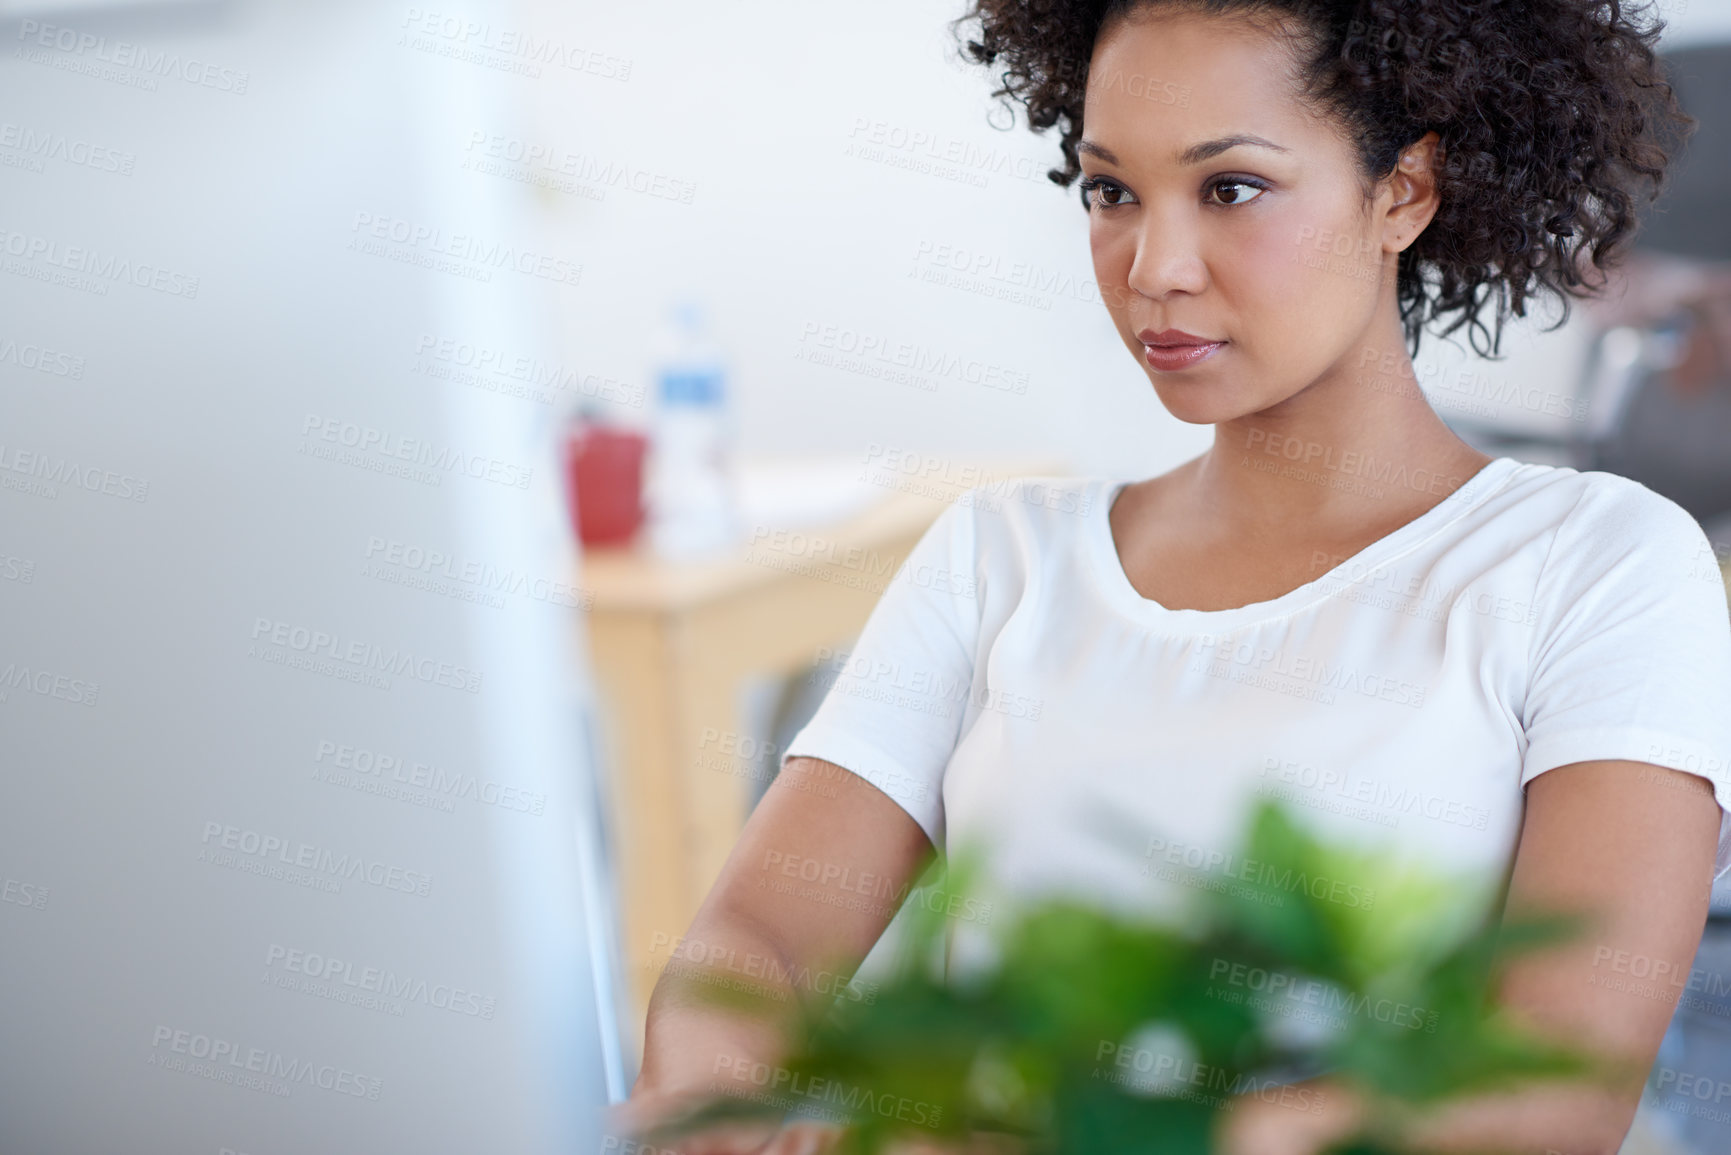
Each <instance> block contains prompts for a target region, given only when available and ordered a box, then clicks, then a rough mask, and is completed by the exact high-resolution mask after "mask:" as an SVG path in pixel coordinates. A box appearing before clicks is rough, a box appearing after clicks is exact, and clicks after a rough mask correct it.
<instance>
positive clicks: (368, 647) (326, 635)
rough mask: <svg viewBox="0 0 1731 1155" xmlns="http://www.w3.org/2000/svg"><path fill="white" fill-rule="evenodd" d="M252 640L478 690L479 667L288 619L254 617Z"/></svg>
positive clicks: (364, 669)
mask: <svg viewBox="0 0 1731 1155" xmlns="http://www.w3.org/2000/svg"><path fill="white" fill-rule="evenodd" d="M252 640H253V641H254V642H263V643H266V644H268V645H273V646H279V647H283V648H285V649H287V650H289V651H291V652H293V653H295V654H299V655H304V656H306V657H309V658H324V659H327V660H329V661H332V662H340V663H342V664H343V666H344V667H346V668H348V669H349V670H351V671H353V672H354V673H357V674H373V673H375V672H376V673H378V674H396V675H406V676H408V677H411V678H414V679H415V680H416V681H419V682H426V683H428V684H430V685H434V686H447V687H449V688H451V689H453V690H465V691H467V692H468V693H471V694H478V693H480V692H481V671H479V670H471V669H469V668H467V667H466V666H458V665H454V664H452V663H450V662H441V661H437V660H435V659H433V658H428V657H424V656H421V655H417V654H415V653H414V652H412V651H410V650H404V649H400V648H398V647H395V646H393V647H391V648H390V649H386V648H385V647H383V646H377V645H374V644H373V643H371V642H366V641H362V640H361V639H359V638H344V637H341V636H339V635H337V634H334V633H330V632H328V631H326V630H317V629H313V628H311V627H308V626H298V625H295V624H294V623H292V622H283V621H276V620H274V619H271V618H258V619H257V620H255V621H254V622H253V626H252ZM269 653H270V652H269V651H261V650H259V649H258V647H257V646H256V645H255V646H252V647H249V648H248V650H247V656H248V657H263V658H265V659H266V660H271V659H270V657H269ZM387 688H388V687H387Z"/></svg>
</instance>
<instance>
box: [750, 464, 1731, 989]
mask: <svg viewBox="0 0 1731 1155" xmlns="http://www.w3.org/2000/svg"><path fill="white" fill-rule="evenodd" d="M1125 484H1127V483H1126V482H1123V481H1114V480H1110V479H1107V478H1103V477H1085V478H1065V477H1050V478H1030V479H1023V480H1022V482H1021V483H1020V484H1018V485H1016V486H1015V487H1014V488H1013V491H1011V492H1009V493H1008V494H1007V495H1004V494H1000V495H996V496H994V494H993V493H992V492H991V491H990V490H988V489H987V488H986V487H981V488H978V489H975V490H972V491H970V492H969V493H968V494H966V495H965V496H964V497H963V498H961V499H960V500H958V501H957V502H956V503H955V504H954V505H953V506H951V507H949V508H947V509H946V510H944V512H943V513H942V514H941V515H940V516H939V517H938V518H937V520H936V521H935V522H934V524H933V525H932V526H931V527H930V529H929V530H928V531H927V532H926V534H925V535H924V536H923V537H922V538H921V540H920V541H919V543H918V544H917V546H916V547H915V548H914V550H913V552H912V553H911V555H910V556H909V557H908V559H907V560H906V562H905V563H904V564H903V565H902V567H901V568H900V569H899V570H898V571H897V573H896V575H895V578H894V580H893V581H892V582H890V583H889V584H888V586H887V587H886V589H885V592H884V593H883V594H882V596H881V598H880V600H879V602H878V604H877V606H876V607H875V609H874V610H873V612H872V614H871V616H870V618H869V619H868V621H867V623H866V625H865V627H864V629H863V631H862V633H861V635H860V637H859V639H858V642H857V644H856V645H855V646H854V648H853V649H852V650H851V651H848V652H838V653H836V654H834V655H833V657H832V659H831V664H832V665H833V666H834V668H835V670H836V671H837V678H836V682H835V684H834V686H833V688H832V689H831V690H830V691H829V693H828V695H827V696H826V697H825V699H824V701H823V702H822V704H821V706H820V707H819V709H818V711H817V713H816V715H815V716H814V717H813V718H812V719H811V721H810V722H809V723H808V724H807V725H806V726H805V727H804V728H803V729H801V730H800V732H799V733H798V734H797V735H796V736H795V737H794V738H793V740H792V741H791V742H790V743H789V745H788V747H787V749H786V751H785V752H784V753H783V760H784V762H785V759H786V758H790V757H794V756H796V755H809V756H811V757H815V758H821V759H824V760H826V761H829V762H833V763H835V764H837V765H839V766H841V767H844V768H845V769H847V770H850V771H852V772H854V773H855V774H858V775H859V776H861V777H862V778H864V779H865V780H867V781H868V782H871V783H873V784H874V785H876V786H877V787H878V788H879V789H880V790H882V791H883V792H884V793H885V794H887V795H888V796H889V797H890V798H892V799H894V800H895V801H896V802H897V803H899V804H900V805H901V806H902V807H903V809H905V810H906V811H907V813H908V814H909V815H911V816H912V817H913V818H914V820H915V821H916V822H918V823H919V824H920V826H921V828H922V829H923V830H924V831H925V832H926V834H927V836H928V837H930V838H931V840H932V842H933V844H934V845H935V846H937V847H939V848H940V849H944V848H945V847H946V845H947V846H948V847H949V848H950V849H951V850H954V849H956V848H958V847H960V846H962V845H964V844H965V845H968V846H972V847H977V848H981V849H983V850H985V851H986V852H987V853H988V855H989V863H990V868H989V870H988V878H989V879H991V880H992V886H993V888H994V890H993V891H992V892H993V893H1001V894H1003V895H1004V896H1006V897H1015V898H1027V897H1032V896H1034V895H1035V894H1046V895H1050V894H1053V893H1055V892H1064V893H1066V894H1068V895H1070V896H1086V897H1089V898H1091V899H1092V900H1094V901H1097V902H1099V903H1101V904H1103V905H1108V906H1110V905H1119V904H1128V905H1129V906H1130V907H1132V908H1134V909H1137V910H1140V911H1144V912H1150V913H1155V914H1159V913H1162V912H1164V913H1167V914H1172V913H1175V912H1176V911H1178V910H1181V909H1182V907H1181V906H1178V905H1175V904H1177V903H1179V902H1181V901H1182V896H1184V895H1186V894H1190V895H1193V894H1194V891H1192V890H1187V888H1190V887H1195V886H1196V885H1198V883H1197V881H1196V877H1197V876H1195V875H1192V874H1189V873H1187V870H1186V868H1197V867H1200V868H1201V869H1202V871H1203V877H1204V878H1207V877H1218V878H1221V879H1230V878H1233V877H1240V878H1241V877H1245V874H1244V871H1245V870H1246V869H1251V868H1253V867H1252V864H1249V863H1246V862H1245V861H1244V860H1242V859H1241V858H1239V857H1237V848H1238V845H1239V840H1240V837H1241V835H1242V833H1243V829H1244V824H1245V823H1246V821H1247V819H1248V813H1249V808H1250V806H1251V805H1252V804H1253V803H1254V802H1255V801H1256V800H1257V799H1259V798H1260V797H1267V796H1272V797H1275V798H1278V799H1280V800H1283V801H1284V802H1285V803H1286V805H1287V809H1288V811H1289V812H1290V813H1292V814H1293V815H1294V816H1295V817H1296V818H1298V819H1299V820H1300V821H1302V822H1304V823H1306V825H1307V828H1308V829H1311V830H1313V831H1314V832H1316V833H1317V834H1319V835H1323V836H1326V837H1329V838H1331V839H1333V840H1335V841H1337V842H1343V843H1350V844H1352V845H1354V846H1356V847H1358V848H1360V849H1372V848H1378V849H1381V848H1386V849H1387V850H1388V851H1389V852H1391V853H1397V854H1399V855H1401V856H1404V857H1408V858H1411V857H1413V856H1416V857H1418V858H1423V859H1427V860H1428V861H1429V864H1431V865H1435V866H1436V867H1438V868H1440V869H1442V870H1445V871H1447V872H1449V873H1453V874H1456V875H1459V874H1460V873H1461V872H1462V871H1463V870H1465V871H1472V872H1477V874H1478V875H1479V876H1481V877H1485V878H1491V879H1494V880H1495V883H1496V884H1498V885H1500V883H1501V882H1502V880H1504V879H1506V876H1507V872H1508V870H1509V869H1510V868H1511V867H1512V864H1513V860H1514V853H1515V849H1516V846H1517V843H1518V841H1519V836H1520V826H1521V818H1522V814H1523V808H1524V804H1525V795H1524V793H1523V790H1524V788H1525V786H1526V784H1527V783H1528V782H1529V781H1531V780H1532V779H1533V778H1534V777H1535V776H1536V775H1539V774H1542V773H1544V772H1545V771H1546V770H1550V769H1552V768H1554V767H1557V766H1562V765H1565V764H1567V763H1571V762H1580V761H1586V760H1591V759H1632V760H1635V761H1639V762H1647V763H1652V764H1654V765H1658V766H1663V767H1669V768H1673V769H1678V770H1684V771H1688V772H1691V773H1694V774H1699V775H1701V776H1703V777H1706V778H1708V779H1709V780H1710V781H1711V782H1712V783H1713V788H1714V793H1715V796H1716V798H1717V799H1718V801H1719V804H1720V807H1721V827H1720V835H1719V847H1718V853H1717V856H1716V862H1715V866H1714V871H1715V876H1717V875H1719V874H1723V873H1725V872H1726V870H1727V869H1728V868H1731V773H1728V771H1727V764H1728V761H1731V610H1728V609H1727V604H1726V592H1725V585H1724V581H1723V578H1722V576H1721V574H1720V571H1719V567H1718V563H1717V561H1716V559H1715V558H1714V555H1713V551H1712V548H1711V546H1710V545H1709V543H1708V541H1707V538H1706V535H1705V534H1704V533H1703V532H1702V530H1701V528H1700V527H1699V525H1697V523H1696V522H1695V521H1694V519H1693V518H1691V517H1690V516H1689V514H1688V513H1686V512H1685V511H1684V510H1683V509H1682V508H1681V507H1679V506H1678V505H1676V504H1675V503H1673V502H1672V501H1670V500H1669V499H1667V498H1664V497H1661V496H1660V495H1658V494H1656V493H1654V492H1653V491H1651V490H1649V489H1647V488H1646V487H1645V486H1643V485H1640V484H1639V483H1637V482H1634V481H1630V480H1628V479H1626V478H1622V477H1619V476H1616V475H1613V474H1608V473H1600V472H1578V471H1576V470H1573V469H1567V468H1558V467H1552V466H1543V465H1533V464H1526V463H1521V462H1517V461H1515V460H1513V459H1511V458H1506V457H1505V458H1498V459H1497V460H1495V461H1493V462H1492V463H1490V464H1489V465H1486V466H1485V467H1484V469H1483V470H1482V471H1481V472H1479V473H1478V474H1476V475H1475V476H1474V477H1472V478H1471V479H1470V480H1469V481H1468V482H1467V483H1466V484H1465V485H1463V486H1461V487H1460V488H1459V489H1457V490H1456V491H1455V492H1453V493H1452V494H1450V495H1449V496H1448V497H1446V498H1445V499H1443V500H1442V501H1441V503H1440V504H1438V505H1436V506H1435V507H1433V508H1432V509H1430V510H1428V511H1427V512H1425V513H1424V514H1422V515H1421V516H1419V517H1418V518H1416V519H1415V520H1413V521H1411V522H1409V523H1408V524H1406V525H1404V526H1402V527H1401V528H1399V529H1397V530H1395V531H1394V532H1393V533H1391V534H1389V535H1388V536H1386V537H1384V538H1382V539H1381V540H1380V541H1377V542H1376V543H1374V544H1372V545H1371V546H1369V547H1368V548H1366V549H1365V550H1363V551H1361V552H1360V553H1358V554H1357V555H1355V556H1353V557H1352V558H1350V559H1348V560H1347V561H1345V562H1342V563H1341V564H1339V565H1337V566H1336V567H1335V568H1334V569H1332V570H1330V571H1329V572H1327V573H1325V574H1324V575H1323V576H1322V577H1320V578H1318V579H1316V580H1315V581H1312V582H1309V583H1307V584H1305V585H1303V586H1301V587H1299V588H1298V589H1295V590H1293V591H1291V592H1290V593H1288V594H1286V595H1284V596H1282V597H1278V598H1275V599H1273V600H1272V601H1266V602H1257V603H1254V604H1251V605H1246V606H1240V607H1237V608H1234V609H1227V610H1190V609H1182V610H1169V609H1166V608H1165V607H1163V606H1161V605H1160V604H1159V603H1157V602H1155V601H1152V600H1149V599H1147V598H1144V597H1142V596H1141V595H1140V594H1139V593H1137V591H1136V589H1135V587H1134V586H1132V585H1131V584H1130V580H1129V578H1128V577H1127V576H1126V575H1125V573H1124V569H1123V566H1122V564H1121V563H1120V561H1119V559H1118V555H1117V551H1116V549H1115V548H1114V545H1113V541H1112V537H1111V529H1110V523H1109V522H1108V520H1107V513H1108V510H1109V509H1110V507H1111V503H1112V501H1113V499H1114V498H1115V497H1116V496H1117V494H1118V491H1119V490H1120V489H1121V488H1122V487H1123V486H1124V485H1125ZM1670 780H1671V779H1670V776H1669V775H1661V776H1656V777H1655V779H1654V781H1655V784H1656V785H1663V784H1664V783H1665V782H1667V781H1670ZM1185 879H1189V881H1184V880H1185ZM1703 881H1705V880H1703ZM1486 893H1487V894H1488V893H1491V892H1490V891H1489V890H1487V891H1486ZM1332 897H1333V898H1334V900H1335V901H1340V902H1343V903H1346V904H1347V905H1354V904H1355V903H1356V899H1355V898H1354V897H1353V896H1351V895H1346V894H1344V893H1337V894H1335V895H1333V896H1332ZM1362 897H1363V898H1364V901H1365V903H1366V905H1368V904H1369V902H1370V901H1371V898H1372V897H1373V896H1362ZM958 929H960V930H962V931H964V932H965V931H966V930H967V928H958ZM955 945H956V944H955V943H952V951H954V949H955ZM952 961H954V955H953V954H952Z"/></svg>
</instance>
